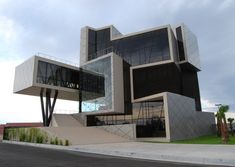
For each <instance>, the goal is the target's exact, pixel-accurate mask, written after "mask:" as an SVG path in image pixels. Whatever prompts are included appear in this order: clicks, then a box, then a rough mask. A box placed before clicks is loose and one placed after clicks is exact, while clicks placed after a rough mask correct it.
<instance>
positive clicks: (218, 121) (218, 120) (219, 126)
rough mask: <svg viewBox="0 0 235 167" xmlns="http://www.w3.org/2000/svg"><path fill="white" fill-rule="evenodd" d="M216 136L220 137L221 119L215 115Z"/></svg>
mask: <svg viewBox="0 0 235 167" xmlns="http://www.w3.org/2000/svg"><path fill="white" fill-rule="evenodd" d="M217 136H218V137H221V121H220V119H219V118H218V117H217Z"/></svg>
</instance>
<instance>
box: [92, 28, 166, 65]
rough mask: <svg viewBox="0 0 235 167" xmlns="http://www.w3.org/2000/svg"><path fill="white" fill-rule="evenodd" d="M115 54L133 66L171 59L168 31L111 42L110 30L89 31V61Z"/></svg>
mask: <svg viewBox="0 0 235 167" xmlns="http://www.w3.org/2000/svg"><path fill="white" fill-rule="evenodd" d="M112 51H113V52H115V53H116V54H117V55H119V56H120V57H122V58H123V59H124V60H125V61H126V62H128V63H129V64H130V65H131V66H136V65H141V64H147V63H153V62H158V61H163V60H168V59H170V49H169V40H168V29H167V28H162V29H158V30H154V31H149V32H146V33H142V34H137V35H133V36H130V37H124V38H121V39H116V40H113V41H111V40H110V28H107V29H103V30H99V31H93V30H89V31H88V60H92V59H95V58H97V57H99V56H102V55H104V54H107V53H108V52H112Z"/></svg>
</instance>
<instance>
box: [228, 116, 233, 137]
mask: <svg viewBox="0 0 235 167" xmlns="http://www.w3.org/2000/svg"><path fill="white" fill-rule="evenodd" d="M233 121H234V118H228V122H229V128H230V133H231V134H232V136H233Z"/></svg>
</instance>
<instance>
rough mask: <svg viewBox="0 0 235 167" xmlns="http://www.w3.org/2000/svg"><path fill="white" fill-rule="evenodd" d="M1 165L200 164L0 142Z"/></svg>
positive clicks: (151, 166)
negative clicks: (130, 157) (128, 157)
mask: <svg viewBox="0 0 235 167" xmlns="http://www.w3.org/2000/svg"><path fill="white" fill-rule="evenodd" d="M0 166H1V167H31V166H32V167H52V166H56V167H60V166H63V167H73V166H78V167H120V166H121V167H192V166H198V167H199V166H200V165H193V164H192V165H190V164H179V163H168V162H159V161H145V160H136V159H127V158H119V157H111V156H103V155H97V154H86V153H78V152H72V151H59V150H52V149H45V148H37V147H30V146H20V145H14V144H5V143H0Z"/></svg>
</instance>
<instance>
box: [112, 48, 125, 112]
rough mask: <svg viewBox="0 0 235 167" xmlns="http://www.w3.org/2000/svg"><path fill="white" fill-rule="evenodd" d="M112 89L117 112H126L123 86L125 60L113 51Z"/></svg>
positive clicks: (114, 107)
mask: <svg viewBox="0 0 235 167" xmlns="http://www.w3.org/2000/svg"><path fill="white" fill-rule="evenodd" d="M112 74H113V75H112V77H113V78H112V79H113V81H112V84H113V87H112V91H113V109H114V111H115V112H122V113H123V112H124V87H123V61H122V59H121V58H120V57H119V56H117V55H115V54H114V53H113V56H112Z"/></svg>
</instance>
